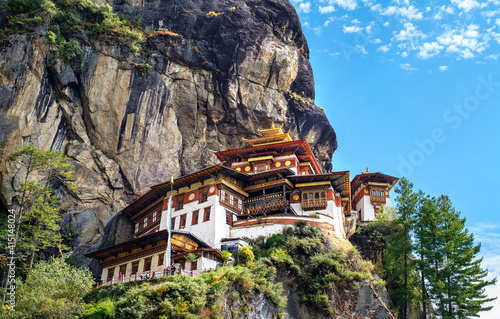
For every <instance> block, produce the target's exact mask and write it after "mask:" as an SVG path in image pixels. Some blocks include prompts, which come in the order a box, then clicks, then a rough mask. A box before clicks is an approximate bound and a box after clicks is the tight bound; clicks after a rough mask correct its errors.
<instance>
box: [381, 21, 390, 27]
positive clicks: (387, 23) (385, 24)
mask: <svg viewBox="0 0 500 319" xmlns="http://www.w3.org/2000/svg"><path fill="white" fill-rule="evenodd" d="M382 25H383V26H384V27H386V28H387V27H388V26H389V25H390V23H389V21H387V22H385V23H384V24H382Z"/></svg>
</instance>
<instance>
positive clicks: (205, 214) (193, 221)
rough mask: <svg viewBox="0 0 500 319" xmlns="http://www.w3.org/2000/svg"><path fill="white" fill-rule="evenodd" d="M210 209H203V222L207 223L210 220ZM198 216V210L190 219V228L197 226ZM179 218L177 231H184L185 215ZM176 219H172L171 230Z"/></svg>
mask: <svg viewBox="0 0 500 319" xmlns="http://www.w3.org/2000/svg"><path fill="white" fill-rule="evenodd" d="M211 209H212V207H211V206H210V207H205V208H204V209H203V222H207V221H209V220H210V215H211ZM199 216H200V210H195V211H193V215H192V218H191V226H193V225H197V224H198V223H199ZM179 217H180V220H179V228H178V229H184V228H186V221H187V214H183V215H181V216H179ZM176 218H177V217H172V229H174V227H175V219H176Z"/></svg>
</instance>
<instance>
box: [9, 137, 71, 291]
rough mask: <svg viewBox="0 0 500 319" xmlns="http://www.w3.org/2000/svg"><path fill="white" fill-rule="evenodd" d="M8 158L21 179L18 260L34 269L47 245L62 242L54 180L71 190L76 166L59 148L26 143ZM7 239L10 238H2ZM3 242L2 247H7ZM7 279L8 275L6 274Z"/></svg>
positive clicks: (25, 266)
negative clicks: (39, 253)
mask: <svg viewBox="0 0 500 319" xmlns="http://www.w3.org/2000/svg"><path fill="white" fill-rule="evenodd" d="M7 160H8V161H10V162H12V163H14V165H16V167H17V168H18V176H20V178H19V180H20V181H19V183H18V187H17V188H16V191H17V192H18V193H19V195H18V196H17V198H16V201H17V203H16V204H17V206H18V208H17V210H15V213H14V215H15V216H14V217H15V222H14V226H15V227H14V229H13V230H12V231H13V233H14V234H13V235H14V238H15V239H16V240H15V253H16V257H17V260H18V261H20V262H21V263H22V265H23V267H24V268H26V269H28V270H31V268H32V267H33V262H34V260H35V257H36V255H37V253H38V252H39V251H40V250H41V249H44V248H47V247H56V246H58V248H59V250H60V251H61V250H63V249H66V248H67V247H66V246H64V245H62V243H61V237H60V234H59V230H60V226H59V224H58V222H59V220H60V218H61V217H60V216H59V199H58V198H57V197H55V196H54V195H53V189H52V187H51V184H54V183H62V184H63V185H65V186H66V187H67V189H68V191H70V192H74V191H75V185H74V184H73V183H72V182H71V178H72V177H73V171H72V169H73V166H72V165H71V164H70V158H68V157H66V156H64V155H63V154H62V153H61V152H58V151H51V150H49V151H42V150H39V149H38V148H36V147H34V146H25V147H23V148H21V149H20V150H18V151H16V152H14V153H12V154H11V155H10V156H9V157H8V158H7ZM1 240H2V241H6V240H7V238H5V236H4V238H2V239H1ZM6 246H7V245H3V246H2V247H6ZM4 281H5V283H6V282H7V281H6V278H4Z"/></svg>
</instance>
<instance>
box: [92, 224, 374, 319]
mask: <svg viewBox="0 0 500 319" xmlns="http://www.w3.org/2000/svg"><path fill="white" fill-rule="evenodd" d="M250 242H251V248H250V247H247V248H244V249H242V250H241V251H240V253H239V255H238V264H235V265H228V266H223V267H220V268H218V269H216V270H213V271H211V272H205V273H203V274H202V275H201V276H199V277H194V278H193V277H189V276H185V275H181V276H173V277H172V276H169V277H165V278H161V279H156V280H149V281H136V282H129V283H125V284H118V285H114V286H107V287H102V288H97V289H95V290H94V291H93V292H92V293H91V294H89V295H88V296H87V297H86V299H85V301H86V303H87V304H86V307H87V310H86V312H85V313H84V315H83V318H223V314H224V313H225V312H224V311H226V312H227V311H232V312H233V314H235V315H244V313H248V312H249V311H251V310H252V307H253V306H255V304H254V303H253V301H254V300H255V298H256V294H260V293H262V294H263V295H264V296H265V297H266V298H267V299H268V300H269V301H270V302H271V303H272V304H274V306H275V307H276V309H277V311H278V313H281V312H282V311H283V310H284V308H285V306H286V302H287V299H286V296H284V290H283V286H282V282H286V283H287V284H288V285H290V286H292V287H294V288H293V289H295V290H296V292H297V293H298V295H299V297H300V300H301V302H303V303H304V304H305V305H307V306H308V307H310V308H311V309H314V310H315V311H320V312H323V313H324V314H325V315H333V314H334V313H335V309H334V307H335V302H334V300H333V295H332V291H333V290H337V291H342V290H344V289H346V290H352V289H353V288H355V287H356V285H357V284H358V283H359V282H361V281H366V280H368V281H370V282H371V283H375V284H379V283H378V282H376V281H375V279H374V278H373V277H372V274H371V271H372V265H371V263H369V262H365V261H363V260H362V259H361V258H360V257H359V253H358V252H357V251H356V250H355V249H354V248H353V249H350V250H347V251H344V250H342V251H340V250H337V249H335V248H334V247H333V246H332V245H331V244H330V242H329V240H328V238H327V236H326V235H325V234H324V233H323V232H322V230H321V229H320V228H317V227H310V226H306V225H305V224H304V223H298V224H297V225H295V226H294V227H290V228H287V229H285V231H284V232H283V233H282V234H275V235H273V236H271V237H269V238H259V239H257V240H254V241H250Z"/></svg>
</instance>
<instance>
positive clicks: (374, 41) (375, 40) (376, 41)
mask: <svg viewBox="0 0 500 319" xmlns="http://www.w3.org/2000/svg"><path fill="white" fill-rule="evenodd" d="M370 42H371V43H382V40H380V39H373V40H372V41H370Z"/></svg>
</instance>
